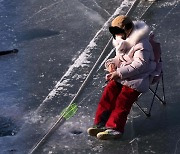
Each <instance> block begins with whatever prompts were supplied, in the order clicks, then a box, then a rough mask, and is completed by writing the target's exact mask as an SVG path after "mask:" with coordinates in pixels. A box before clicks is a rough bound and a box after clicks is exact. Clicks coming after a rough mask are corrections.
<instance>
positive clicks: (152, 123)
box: [0, 0, 180, 154]
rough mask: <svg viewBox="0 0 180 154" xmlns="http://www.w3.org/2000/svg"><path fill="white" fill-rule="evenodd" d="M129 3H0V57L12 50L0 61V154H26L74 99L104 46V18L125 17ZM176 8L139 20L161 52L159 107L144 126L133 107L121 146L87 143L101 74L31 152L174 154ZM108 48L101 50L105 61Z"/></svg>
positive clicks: (179, 126)
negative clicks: (162, 99) (162, 95)
mask: <svg viewBox="0 0 180 154" xmlns="http://www.w3.org/2000/svg"><path fill="white" fill-rule="evenodd" d="M133 2H134V0H124V1H123V0H121V1H119V0H111V1H109V2H106V3H105V2H104V1H102V0H99V1H97V0H93V1H90V0H53V1H48V0H43V1H42V0H38V1H35V0H31V1H28V0H24V1H20V0H16V1H13V0H6V1H5V0H0V19H1V20H0V25H1V26H0V36H1V37H0V45H1V50H8V49H13V48H17V49H19V52H18V53H17V54H9V55H4V56H1V57H0V63H1V65H0V67H1V76H0V80H1V82H0V85H1V86H0V87H1V89H0V96H1V97H0V105H1V108H0V147H1V150H0V151H1V152H0V153H2V154H26V153H28V151H29V150H30V149H31V148H32V147H33V146H34V145H35V143H36V142H37V141H39V140H40V138H41V137H42V136H43V135H44V134H45V133H46V132H47V130H48V129H49V128H50V127H51V126H52V125H53V123H54V122H55V121H56V120H57V118H58V116H59V113H60V112H61V111H62V110H63V109H64V108H65V107H66V106H67V105H68V104H69V103H70V101H71V100H72V98H73V97H74V96H75V94H76V93H77V91H78V89H79V87H80V86H81V84H82V83H83V81H84V79H85V78H86V76H87V75H88V73H89V72H90V70H91V68H92V67H93V65H94V63H95V62H96V60H97V59H98V57H99V56H100V54H101V52H102V50H103V49H104V47H105V46H106V44H107V42H108V41H109V39H110V37H111V36H110V34H109V32H108V24H109V22H110V21H111V19H112V17H113V16H115V15H116V14H118V13H120V14H126V12H127V11H128V9H129V8H130V6H131V5H132V4H133ZM142 3H143V5H142V4H140V5H139V6H138V8H137V9H136V10H135V11H134V12H133V14H132V18H133V19H134V20H136V19H139V18H140V17H141V16H142V15H143V12H145V10H146V8H147V7H146V5H148V4H149V3H148V2H142ZM179 4H180V1H179V0H164V1H163V2H162V1H157V2H155V3H153V4H152V6H151V7H150V8H149V9H148V10H147V12H146V13H145V14H144V15H143V16H142V20H144V21H146V23H147V24H149V25H150V26H151V28H152V29H153V30H154V32H155V34H156V39H157V40H158V41H159V42H161V45H162V59H163V64H164V65H163V69H164V80H165V92H166V100H167V105H166V106H165V107H164V106H163V105H161V104H160V103H159V102H158V101H156V102H155V104H154V106H153V109H152V116H151V117H150V118H148V119H147V118H146V117H145V116H144V115H143V114H142V113H141V112H140V111H139V110H138V109H137V107H136V106H134V107H133V108H132V111H131V114H130V115H129V117H128V122H127V126H126V131H125V134H124V136H123V138H122V139H121V140H118V141H99V140H97V139H95V138H92V137H90V136H88V135H87V133H86V129H87V128H88V127H90V126H91V125H92V123H93V117H94V114H95V110H96V107H97V103H98V100H99V98H100V96H101V92H102V89H103V88H102V85H104V76H105V72H104V70H103V69H104V68H103V67H102V68H101V69H100V70H98V71H95V72H94V74H93V76H92V77H91V78H90V79H89V82H88V83H87V85H86V86H85V88H84V90H83V92H82V93H81V95H79V97H78V98H77V100H76V103H77V104H79V109H78V112H77V113H76V115H75V116H74V117H72V118H71V119H69V120H68V121H66V122H65V123H64V124H63V125H62V126H61V127H59V128H58V129H57V130H56V131H55V132H54V133H53V134H52V135H51V136H50V137H49V138H48V140H47V141H46V142H45V143H44V144H43V145H42V146H41V147H40V148H39V149H38V150H37V151H36V153H43V154H44V153H47V154H52V153H57V154H66V153H67V154H69V153H74V154H76V153H79V154H81V153H84V154H87V153H92V154H94V153H103V154H115V153H122V154H132V153H135V154H136V153H137V154H144V153H157V154H179V153H180V133H179V132H180V120H179V119H180V114H179V111H180V104H179V103H180V102H179V101H180V96H179V93H180V83H179V78H180V69H179V58H180V54H179V50H180V47H179V43H180V42H179V40H180V38H179V31H180V29H179V24H180V21H179V10H180V5H179ZM111 49H112V46H111V45H109V46H108V48H107V50H106V52H105V53H106V55H107V54H108V53H109V51H111ZM105 57H106V56H104V57H103V58H105ZM101 62H102V61H101ZM98 65H100V64H98ZM95 89H96V91H94V92H93V93H92V94H91V95H90V96H89V97H87V96H88V94H89V93H91V92H92V91H93V90H95ZM160 90H161V89H160ZM86 97H87V98H86ZM83 98H86V99H85V100H83ZM151 99H152V95H150V94H149V93H147V94H146V95H145V96H144V97H142V99H141V100H140V103H141V104H142V105H143V106H144V107H145V108H146V107H147V106H148V104H149V103H150V102H149V101H150V100H151Z"/></svg>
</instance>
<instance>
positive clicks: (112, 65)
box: [107, 63, 116, 73]
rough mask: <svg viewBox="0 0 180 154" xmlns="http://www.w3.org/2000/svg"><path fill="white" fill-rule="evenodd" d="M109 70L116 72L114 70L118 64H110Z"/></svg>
mask: <svg viewBox="0 0 180 154" xmlns="http://www.w3.org/2000/svg"><path fill="white" fill-rule="evenodd" d="M107 71H108V72H109V73H112V72H114V71H116V66H115V64H112V63H111V64H109V66H108V68H107Z"/></svg>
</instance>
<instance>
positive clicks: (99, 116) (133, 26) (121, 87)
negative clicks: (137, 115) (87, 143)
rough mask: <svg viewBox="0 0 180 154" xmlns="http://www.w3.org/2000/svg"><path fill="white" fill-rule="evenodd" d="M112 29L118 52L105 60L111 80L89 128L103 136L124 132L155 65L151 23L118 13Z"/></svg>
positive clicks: (95, 134) (93, 133)
mask: <svg viewBox="0 0 180 154" xmlns="http://www.w3.org/2000/svg"><path fill="white" fill-rule="evenodd" d="M109 31H110V32H111V34H112V35H113V38H114V39H113V44H114V46H115V48H116V56H115V57H114V58H112V59H109V60H107V61H106V63H105V67H106V69H107V71H108V72H109V74H108V75H107V76H106V79H107V80H109V82H108V84H107V86H106V87H105V89H104V91H103V94H102V97H101V99H100V101H99V104H98V107H97V111H96V115H95V120H94V126H93V127H91V128H89V129H88V130H87V132H88V134H89V135H91V136H96V137H97V138H98V139H102V140H105V139H116V138H120V137H121V136H122V135H123V133H124V127H125V124H126V120H127V116H128V114H129V112H130V109H131V107H132V104H133V103H134V102H135V101H136V100H137V98H138V96H139V94H140V93H142V92H146V91H147V90H148V88H149V84H150V81H149V80H150V75H151V73H152V72H153V71H154V70H155V68H156V62H155V61H154V53H153V51H152V46H151V44H150V43H149V27H148V26H147V25H146V24H145V23H144V22H142V21H137V22H132V20H131V19H130V18H129V17H127V16H117V17H116V18H115V19H114V20H113V21H112V23H111V26H110V27H109Z"/></svg>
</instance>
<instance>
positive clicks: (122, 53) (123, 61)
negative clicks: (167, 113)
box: [105, 21, 156, 92]
mask: <svg viewBox="0 0 180 154" xmlns="http://www.w3.org/2000/svg"><path fill="white" fill-rule="evenodd" d="M113 45H114V46H115V48H116V56H115V57H114V58H112V59H108V60H107V61H106V63H105V67H106V68H107V67H108V65H109V64H110V63H114V64H115V65H116V67H117V73H118V74H119V76H120V77H121V79H118V80H117V81H118V82H120V83H121V84H123V85H126V86H128V87H130V88H133V89H135V90H137V91H139V92H146V91H147V90H148V89H149V85H150V75H151V74H152V72H154V70H155V68H156V62H155V61H154V53H153V50H152V46H151V44H150V42H149V27H148V26H147V25H146V24H145V23H144V22H143V21H136V22H134V28H133V31H132V32H131V34H130V36H129V37H128V38H127V39H126V40H124V41H123V40H121V39H116V40H115V39H113Z"/></svg>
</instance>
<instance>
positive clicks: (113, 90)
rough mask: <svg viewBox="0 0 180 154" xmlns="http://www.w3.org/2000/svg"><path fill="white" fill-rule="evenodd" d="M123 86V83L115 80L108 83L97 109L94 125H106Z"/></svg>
mask: <svg viewBox="0 0 180 154" xmlns="http://www.w3.org/2000/svg"><path fill="white" fill-rule="evenodd" d="M121 88H122V85H121V84H120V83H117V82H115V81H114V80H112V81H110V82H109V83H108V84H107V86H106V87H105V89H104V91H103V93H102V96H101V99H100V101H99V104H98V107H97V110H96V115H95V120H94V125H99V126H105V124H106V122H107V120H108V118H109V115H110V113H111V112H112V110H113V109H114V107H115V102H116V99H117V97H118V95H119V93H120V91H121Z"/></svg>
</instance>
